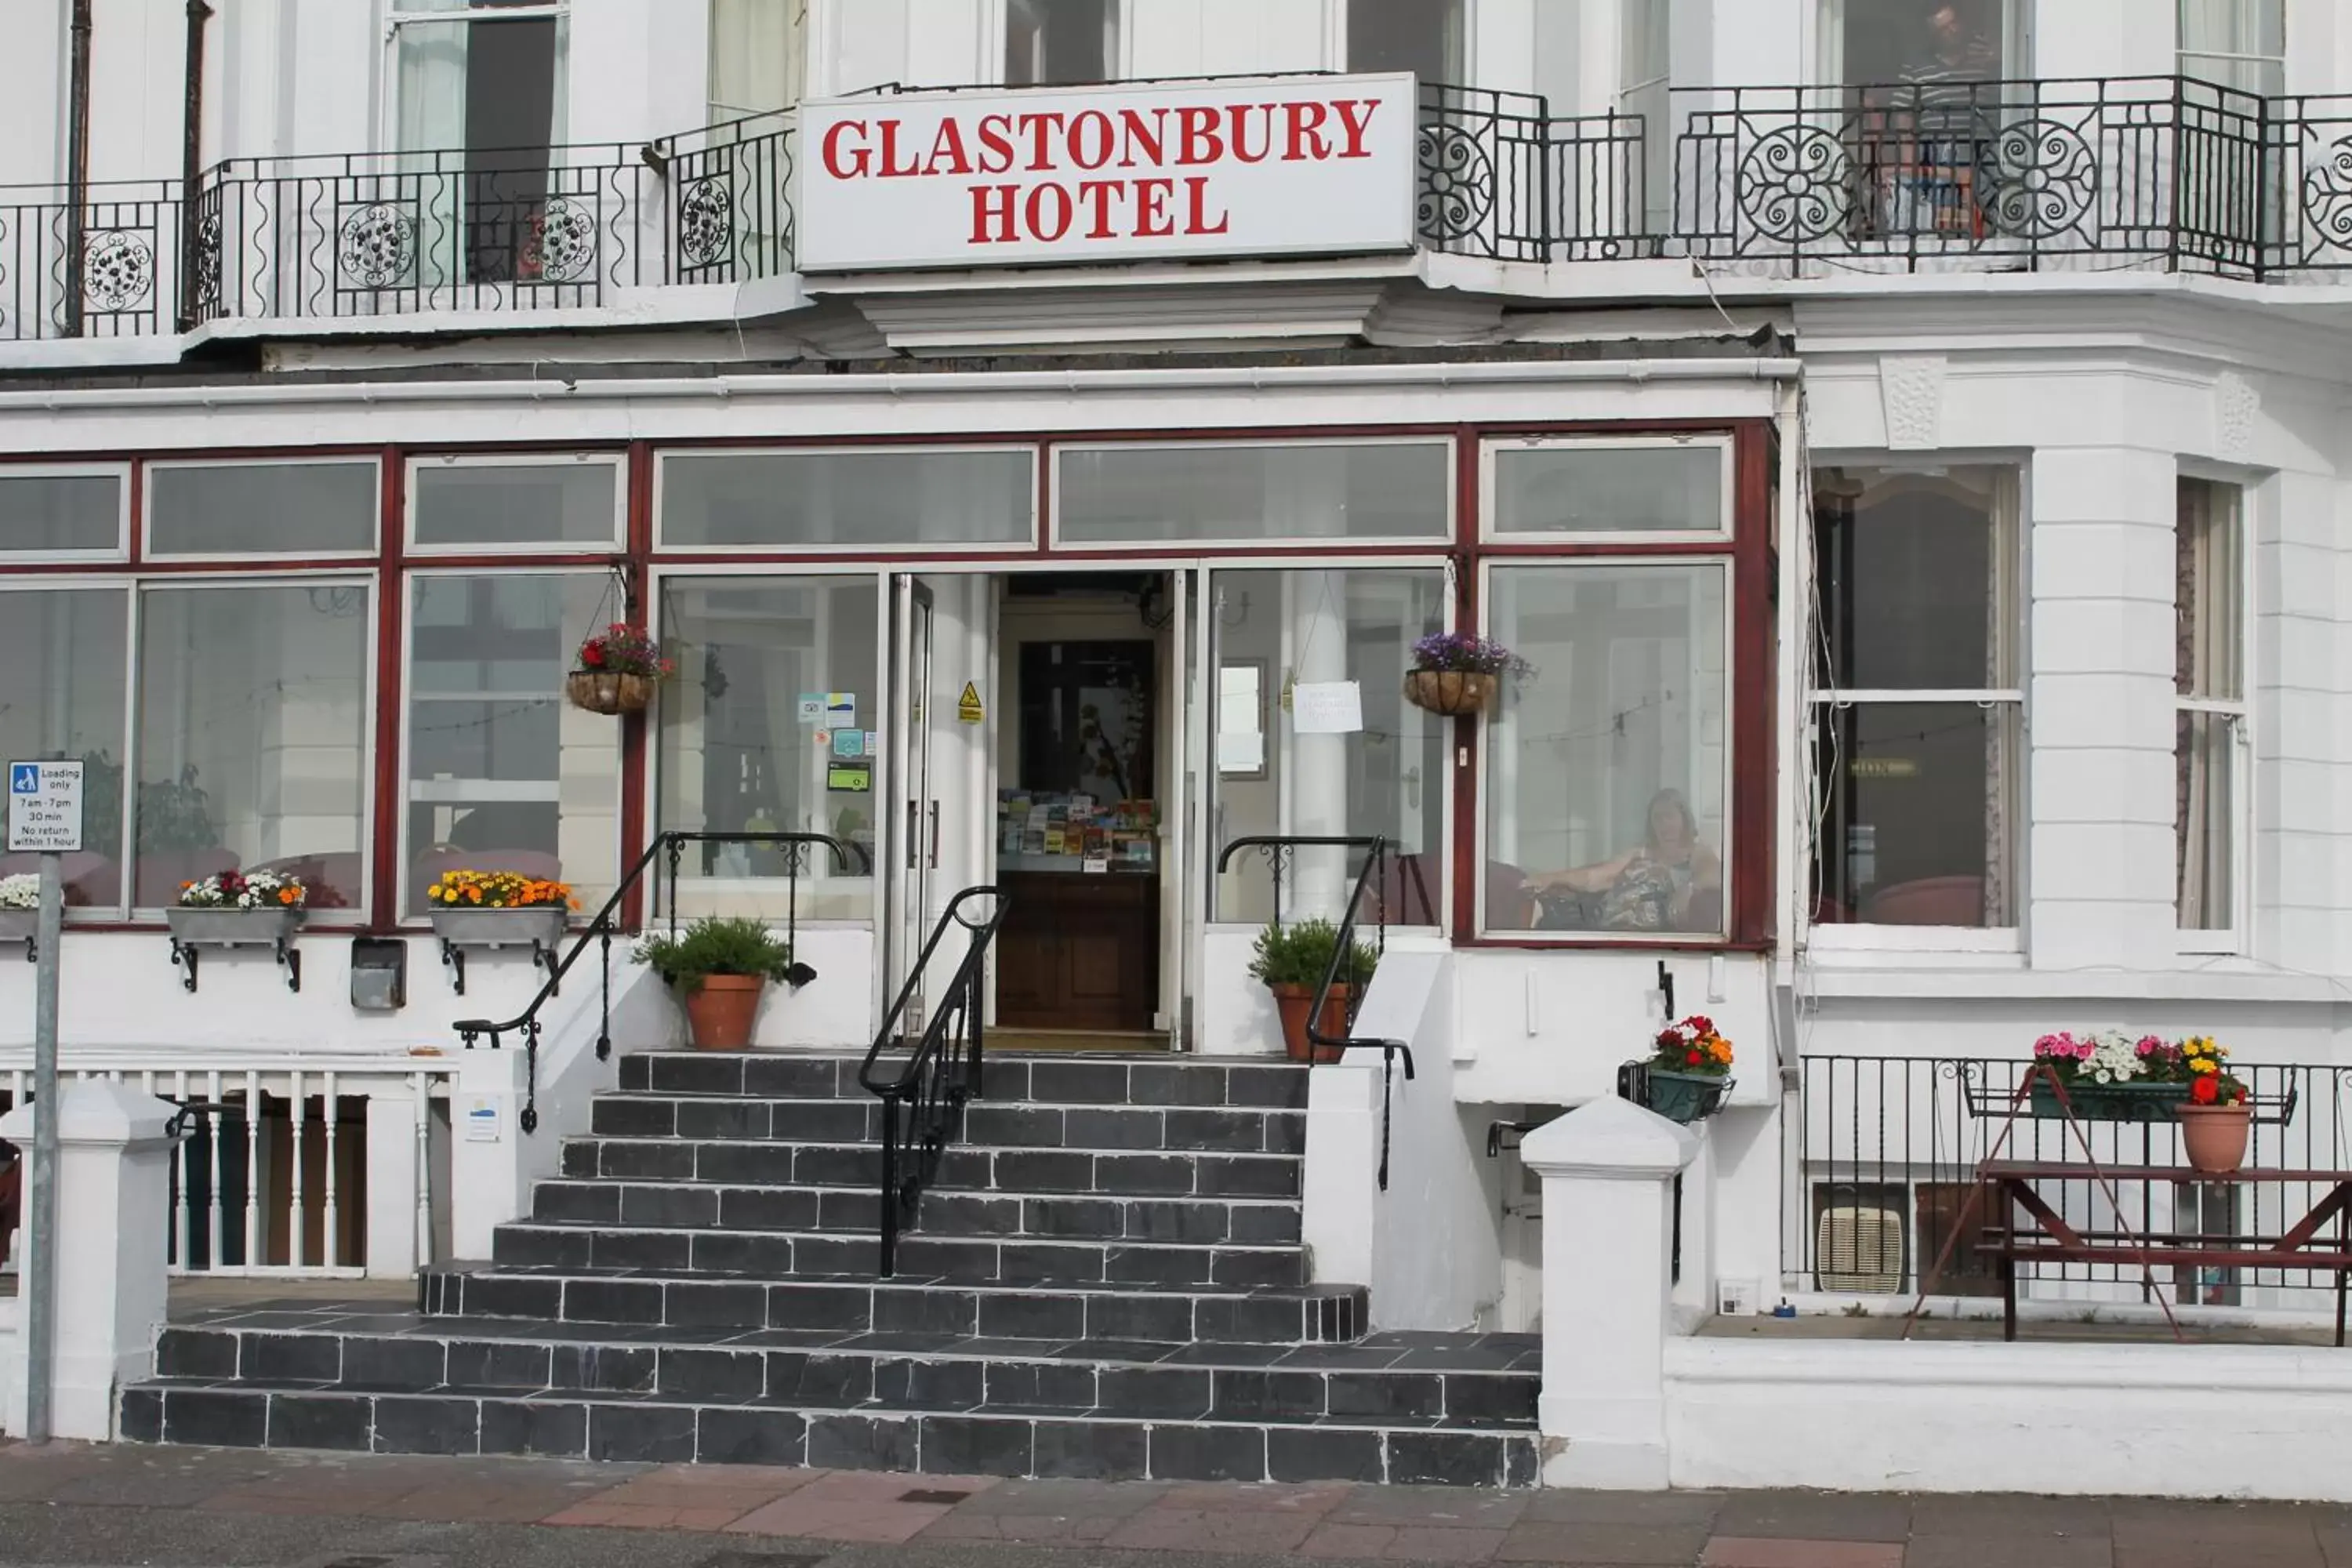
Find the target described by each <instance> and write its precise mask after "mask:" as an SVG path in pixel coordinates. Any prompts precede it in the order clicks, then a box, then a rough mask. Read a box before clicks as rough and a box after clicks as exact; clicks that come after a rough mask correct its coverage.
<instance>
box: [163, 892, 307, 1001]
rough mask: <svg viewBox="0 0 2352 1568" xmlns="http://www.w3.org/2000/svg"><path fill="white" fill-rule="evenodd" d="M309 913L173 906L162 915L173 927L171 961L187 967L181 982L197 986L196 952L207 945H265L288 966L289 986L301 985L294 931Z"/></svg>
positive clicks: (188, 987)
mask: <svg viewBox="0 0 2352 1568" xmlns="http://www.w3.org/2000/svg"><path fill="white" fill-rule="evenodd" d="M309 913H310V911H309V910H303V909H299V908H298V909H278V910H221V909H187V908H181V909H172V910H164V911H163V918H164V919H165V920H166V921H169V922H170V923H171V927H172V962H173V963H175V964H177V965H179V966H180V968H181V969H182V970H183V971H184V972H185V973H183V974H182V975H181V977H180V984H181V986H182V987H183V988H184V989H185V990H189V991H194V989H195V988H196V953H197V951H198V950H199V949H201V948H207V947H226V948H236V947H266V948H268V949H270V950H271V951H272V952H274V953H275V954H276V956H277V959H278V963H280V964H281V965H283V966H284V968H285V970H286V989H287V990H289V991H299V990H301V989H302V955H301V954H300V953H299V952H296V951H295V948H294V931H295V929H296V928H297V927H299V925H301V923H302V921H303V919H304V917H305V916H307V915H308V914H309Z"/></svg>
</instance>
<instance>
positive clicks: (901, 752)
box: [881, 575, 940, 1035]
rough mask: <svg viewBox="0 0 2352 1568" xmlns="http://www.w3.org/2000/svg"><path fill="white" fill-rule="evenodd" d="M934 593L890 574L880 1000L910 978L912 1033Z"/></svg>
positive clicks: (928, 830)
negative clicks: (888, 840) (887, 841)
mask: <svg viewBox="0 0 2352 1568" xmlns="http://www.w3.org/2000/svg"><path fill="white" fill-rule="evenodd" d="M932 623H933V615H932V599H931V590H930V588H929V586H928V585H927V584H924V583H922V582H920V581H919V580H918V579H917V578H915V577H913V576H911V575H899V576H897V577H894V578H893V579H892V580H891V595H890V727H889V732H888V740H887V742H885V743H886V745H887V749H888V767H887V783H886V784H885V787H886V788H887V789H888V791H889V792H890V798H889V810H888V813H887V818H886V820H887V822H888V823H889V832H890V835H891V843H890V845H889V847H888V850H887V862H888V868H889V870H888V875H887V877H886V878H885V879H883V880H884V889H885V898H884V905H883V912H882V920H881V927H882V938H883V943H882V948H883V963H882V989H883V994H882V1005H883V1006H884V1007H885V1008H887V1007H888V1006H889V1005H890V1003H891V1002H892V1000H893V999H895V998H896V997H897V996H898V993H899V991H900V990H901V989H902V988H904V987H906V986H907V985H908V984H909V982H910V980H911V981H912V983H913V987H914V989H913V992H912V994H910V995H909V996H908V1002H907V1008H906V1011H905V1013H904V1014H903V1015H902V1016H900V1018H899V1026H900V1028H901V1029H902V1030H903V1031H904V1032H906V1033H907V1034H909V1035H912V1034H915V1033H917V1032H919V1031H920V1029H921V1028H922V1026H923V1024H924V1021H925V1020H926V1018H927V1017H928V1016H929V1008H928V1005H927V998H926V997H925V996H924V994H923V985H922V977H921V976H919V975H917V974H915V973H914V970H915V966H916V959H917V957H918V956H919V954H920V953H921V952H922V951H923V940H924V938H925V937H927V936H929V934H930V923H931V920H932V909H931V903H932V900H931V891H932V889H931V873H932V872H933V870H935V869H936V868H938V865H939V858H940V803H939V797H938V795H936V794H934V793H933V790H932V784H931V725H930V715H929V701H930V690H931V653H932Z"/></svg>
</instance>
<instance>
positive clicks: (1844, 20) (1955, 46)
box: [1821, 0, 2226, 102]
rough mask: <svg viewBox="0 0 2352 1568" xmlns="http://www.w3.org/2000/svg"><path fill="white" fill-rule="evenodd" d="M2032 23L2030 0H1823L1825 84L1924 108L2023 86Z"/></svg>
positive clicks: (2187, 2)
mask: <svg viewBox="0 0 2352 1568" xmlns="http://www.w3.org/2000/svg"><path fill="white" fill-rule="evenodd" d="M2183 3H2184V4H2193V3H2194V0H2183ZM2224 3H2226V0H2224ZM2031 16H2032V6H2031V5H2030V4H2029V3H2028V0H1822V32H1821V37H1822V52H1823V54H1824V55H1825V57H1826V58H1824V60H1823V61H1822V64H1823V66H1824V67H1825V69H1824V70H1823V72H1822V77H1823V79H1825V80H1827V81H1832V82H1842V83H1846V84H1849V85H1852V86H1856V87H1895V86H1908V87H1912V88H1916V89H1918V91H1919V94H1920V97H1921V99H1922V100H1923V101H1927V100H1930V95H1931V94H1933V93H1934V92H1935V91H1936V90H1937V89H1945V90H1946V91H1949V90H1951V89H1954V88H1963V89H1964V88H1965V87H1966V85H1967V84H1969V83H1975V82H1990V81H2011V80H2015V79H2019V78H2021V77H2023V76H2025V75H2027V74H2029V71H2030V63H2029V58H2028V57H2029V53H2030V47H2029V43H2028V28H2029V27H2030V26H2031V21H2030V18H2031ZM1960 101H1962V102H1965V101H1967V98H1966V95H1965V92H1964V93H1963V95H1962V97H1961V99H1960Z"/></svg>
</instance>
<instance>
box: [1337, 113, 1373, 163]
mask: <svg viewBox="0 0 2352 1568" xmlns="http://www.w3.org/2000/svg"><path fill="white" fill-rule="evenodd" d="M1331 106H1332V107H1333V108H1334V109H1337V110H1339V123H1340V124H1342V125H1344V126H1346V127H1347V128H1348V145H1347V147H1346V149H1345V150H1344V151H1342V152H1341V153H1340V154H1339V156H1341V157H1342V158H1369V157H1370V156H1371V153H1369V152H1367V151H1366V150H1365V148H1364V132H1366V131H1369V130H1370V129H1371V124H1372V110H1376V109H1378V108H1379V107H1380V106H1381V100H1379V99H1377V98H1340V99H1334V100H1332V105H1331ZM1358 110H1361V111H1362V112H1361V113H1358V112H1357V111H1358Z"/></svg>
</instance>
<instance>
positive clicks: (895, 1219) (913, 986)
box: [857, 886, 1007, 1279]
mask: <svg viewBox="0 0 2352 1568" xmlns="http://www.w3.org/2000/svg"><path fill="white" fill-rule="evenodd" d="M974 900H987V901H988V912H987V914H986V916H985V917H984V918H982V919H977V920H975V919H973V918H971V916H968V915H966V914H965V913H964V906H965V905H966V904H967V903H971V902H972V901H974ZM1006 903H1007V900H1006V899H1005V897H1004V895H1003V893H1002V892H1000V891H998V890H997V889H994V888H992V887H985V886H982V887H974V888H966V889H964V890H963V891H962V892H961V893H958V894H957V895H956V896H955V897H954V898H953V899H951V900H949V902H948V907H947V908H946V909H945V910H942V911H941V912H940V918H939V923H938V924H936V925H934V926H933V927H932V928H931V934H930V936H929V939H928V940H927V941H926V942H924V943H923V951H922V952H920V953H919V954H917V955H916V958H915V963H914V967H913V968H912V969H910V970H908V973H907V981H906V984H904V985H902V986H900V987H899V989H898V996H897V998H896V999H895V1000H893V1001H892V1002H891V1004H890V1010H889V1011H888V1012H887V1013H886V1014H884V1015H883V1016H882V1027H881V1030H880V1032H879V1033H877V1034H876V1036H875V1037H874V1044H873V1045H872V1046H871V1047H869V1048H868V1049H867V1050H866V1059H865V1061H863V1062H861V1063H860V1064H858V1068H857V1081H858V1082H859V1083H860V1084H861V1085H863V1086H864V1087H865V1088H866V1090H867V1091H868V1092H869V1093H871V1094H874V1095H876V1096H877V1097H878V1098H879V1099H880V1100H881V1101H882V1212H881V1230H882V1237H881V1239H882V1262H881V1273H882V1275H883V1277H884V1278H886V1279H887V1277H888V1276H889V1275H890V1273H891V1272H892V1270H893V1269H894V1268H896V1266H897V1262H898V1232H899V1231H900V1230H901V1229H903V1228H904V1227H905V1226H907V1225H908V1223H909V1222H911V1221H912V1220H913V1218H914V1217H915V1209H916V1205H918V1204H919V1203H920V1202H921V1201H922V1196H923V1189H924V1188H925V1187H927V1186H929V1184H930V1181H931V1178H932V1177H933V1176H935V1175H937V1174H938V1173H939V1166H940V1156H941V1155H942V1154H944V1153H945V1152H946V1151H947V1146H948V1143H949V1141H950V1139H952V1138H953V1137H954V1136H955V1134H956V1132H957V1131H958V1130H959V1129H960V1128H961V1126H962V1122H963V1107H964V1102H965V1101H966V1100H971V1099H974V1098H976V1097H977V1096H978V1095H979V1093H980V1091H981V1044H982V1034H983V1032H984V1018H983V1016H982V1015H983V1014H984V1012H985V1011H986V998H985V995H984V994H983V992H984V986H983V976H984V974H985V973H986V971H985V967H984V963H985V960H986V958H987V954H988V944H989V942H992V940H994V938H995V936H996V931H997V928H998V927H999V926H1001V925H1003V923H1004V910H1005V908H1006ZM953 930H961V931H964V932H966V933H967V935H968V936H969V938H970V941H969V942H967V944H966V946H965V948H964V954H963V960H962V962H961V963H958V964H957V965H956V971H955V973H954V975H953V976H952V977H950V979H949V981H948V984H947V989H946V994H945V995H944V997H943V998H942V999H941V1001H940V1005H939V1006H938V1008H936V1009H935V1010H934V1011H933V1012H932V1014H931V1016H929V1018H928V1019H926V1020H925V1021H924V1024H923V1032H922V1035H921V1037H920V1038H919V1039H917V1040H916V1042H915V1045H914V1048H913V1049H912V1050H910V1051H908V1053H907V1058H906V1060H905V1061H904V1062H903V1063H902V1064H901V1065H900V1066H899V1068H898V1072H897V1073H896V1074H895V1075H894V1076H888V1077H886V1076H884V1075H883V1074H882V1072H881V1071H880V1070H879V1063H880V1062H881V1058H882V1053H883V1052H884V1051H886V1050H888V1049H890V1048H891V1047H893V1046H894V1045H898V1044H900V1043H902V1038H901V1037H899V1036H898V1032H897V1031H898V1020H899V1019H900V1018H902V1017H904V1016H906V1012H907V1009H908V1005H911V1003H912V1001H913V999H914V996H915V994H916V992H917V990H918V989H919V988H920V985H921V983H922V978H923V975H924V974H925V973H926V972H927V971H928V970H929V967H930V962H931V955H932V954H933V953H934V952H938V951H939V946H940V942H942V941H944V940H945V939H946V937H947V934H948V932H949V931H953Z"/></svg>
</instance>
